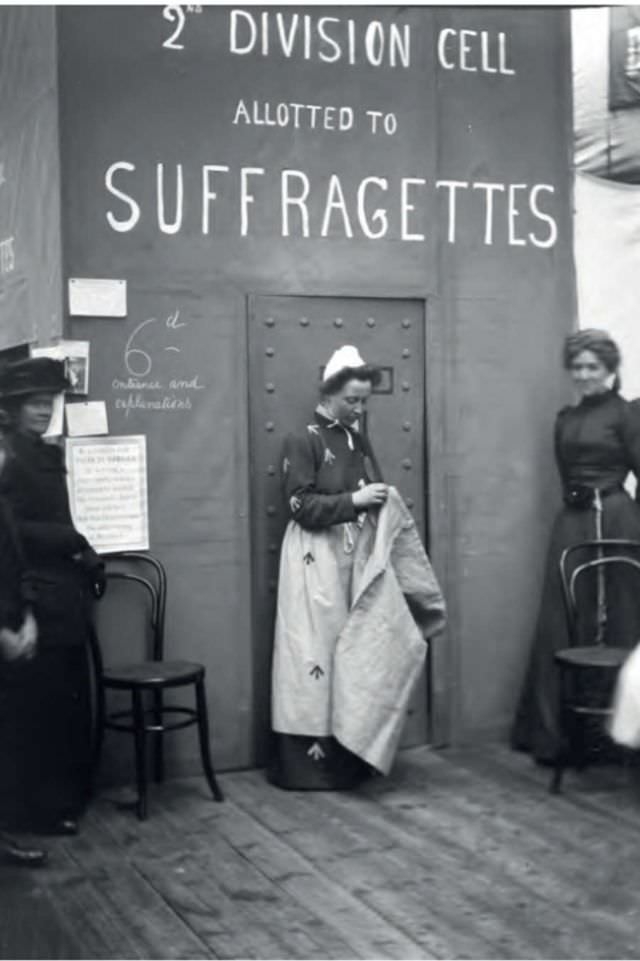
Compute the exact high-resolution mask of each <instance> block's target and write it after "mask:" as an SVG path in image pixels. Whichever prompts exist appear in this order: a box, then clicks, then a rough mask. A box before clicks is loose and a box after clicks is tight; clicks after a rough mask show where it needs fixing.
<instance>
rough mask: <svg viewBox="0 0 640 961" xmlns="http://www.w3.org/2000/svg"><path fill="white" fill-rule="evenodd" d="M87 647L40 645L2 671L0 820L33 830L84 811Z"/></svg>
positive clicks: (87, 748) (87, 786)
mask: <svg viewBox="0 0 640 961" xmlns="http://www.w3.org/2000/svg"><path fill="white" fill-rule="evenodd" d="M91 748H92V737H91V698H90V681H89V662H88V656H87V648H86V647H85V646H77V645H76V646H68V647H49V648H46V647H45V648H40V650H39V651H38V653H37V654H36V656H35V657H34V658H33V660H31V661H22V662H12V663H10V664H3V665H2V670H1V673H0V823H1V824H2V825H3V826H4V827H8V828H13V829H25V830H29V829H38V828H40V827H47V826H48V825H52V824H54V823H55V822H56V821H58V820H61V819H63V818H69V817H72V818H76V817H78V815H79V814H81V813H82V810H83V808H84V807H85V805H86V803H87V801H88V799H89V793H90V787H91Z"/></svg>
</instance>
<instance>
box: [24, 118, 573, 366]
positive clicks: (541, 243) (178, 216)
mask: <svg viewBox="0 0 640 961" xmlns="http://www.w3.org/2000/svg"><path fill="white" fill-rule="evenodd" d="M301 114H302V111H301ZM328 116H329V117H330V120H331V123H333V125H334V127H335V128H336V129H337V127H338V124H339V122H340V119H339V118H340V115H339V113H336V112H335V111H334V112H333V113H330V114H329V115H328ZM387 116H394V115H387ZM290 117H291V114H290ZM351 119H352V118H351V115H350V114H345V115H344V116H343V123H345V124H348V123H350V122H351ZM377 124H378V126H377V129H378V131H379V132H383V131H384V122H383V119H382V118H381V116H380V115H379V116H378V117H377ZM173 166H175V169H176V185H175V188H173V189H172V185H170V184H168V183H166V179H165V173H166V172H165V169H164V167H163V165H162V164H161V163H159V164H156V165H155V170H154V168H153V167H152V168H151V169H152V171H153V173H154V174H155V179H156V188H157V229H158V230H159V231H160V232H161V233H163V234H167V233H172V234H178V233H180V232H184V231H185V230H187V229H189V230H190V231H193V230H198V229H201V231H202V235H203V236H208V235H210V234H211V233H213V232H214V231H215V227H216V216H215V210H216V207H215V204H216V203H221V204H224V209H225V211H226V212H227V213H228V211H229V209H230V205H231V208H232V209H234V210H235V211H236V212H237V218H238V221H237V223H238V227H237V229H238V233H239V235H240V236H241V237H247V236H249V234H250V233H251V232H252V228H253V226H254V223H256V224H257V223H258V222H259V223H260V224H261V225H268V224H272V225H273V229H274V230H275V231H276V232H277V231H278V225H279V229H280V234H281V236H282V237H302V238H308V237H312V236H313V237H319V238H325V237H328V236H342V237H344V238H345V239H348V240H350V239H352V238H354V237H362V238H366V239H369V240H380V239H381V238H382V237H389V234H390V232H391V224H394V223H396V222H397V223H398V227H397V228H396V231H397V238H396V239H399V240H402V241H408V242H417V241H424V240H425V239H426V231H425V227H424V225H425V223H426V215H427V206H428V203H429V200H430V195H431V193H434V194H437V193H441V195H442V198H443V231H444V233H445V234H446V237H447V242H448V243H450V244H454V243H456V242H457V241H458V240H459V238H460V233H461V231H464V236H465V240H466V241H467V242H470V243H473V242H475V241H476V240H478V241H479V242H481V243H484V244H485V246H493V245H495V244H497V243H503V244H505V245H507V246H510V247H522V248H524V247H532V246H533V247H537V248H541V249H547V248H549V247H553V246H554V245H555V243H556V242H557V238H558V226H557V223H556V220H555V218H554V216H553V207H552V206H551V208H550V207H549V204H550V203H551V204H552V205H553V203H554V194H555V189H554V188H553V186H551V185H550V184H535V183H534V184H526V183H503V182H492V181H480V180H479V181H472V182H469V181H466V180H454V179H441V180H437V181H435V182H434V183H432V182H430V181H427V180H425V179H424V178H423V177H411V176H406V177H403V176H401V175H400V174H397V175H396V176H394V177H389V178H387V177H381V176H377V175H376V174H374V173H372V174H368V175H365V176H363V177H361V178H359V179H357V180H356V181H355V182H354V181H353V180H352V179H351V178H349V179H348V180H345V179H344V178H341V176H340V175H339V174H336V173H333V174H330V175H327V176H326V177H322V176H318V177H315V178H312V177H310V176H309V174H308V173H307V172H306V171H304V170H299V169H293V168H290V169H285V170H282V171H277V170H274V169H269V168H267V167H258V166H244V167H239V168H236V169H234V168H233V167H229V166H227V165H226V164H206V165H202V166H201V167H200V173H201V183H200V192H199V194H198V193H196V192H195V189H194V186H191V190H192V191H193V192H194V194H195V195H194V197H193V198H189V197H187V190H188V185H189V184H191V185H194V184H196V183H197V177H194V176H189V175H188V174H187V170H186V168H183V165H182V164H178V165H173ZM121 167H122V164H114V165H112V167H110V168H109V170H110V171H113V170H116V169H119V168H121ZM220 174H224V175H225V176H224V177H219V180H218V181H216V180H214V178H215V177H216V176H217V175H220ZM106 179H107V182H110V179H109V177H107V178H106ZM168 179H169V180H173V176H172V175H170V176H169V178H168ZM214 187H215V189H214ZM222 188H224V190H223V189H222ZM119 192H120V193H123V192H122V191H119ZM172 193H175V200H174V198H173V197H172V196H170V200H169V201H166V198H165V194H167V195H171V194H172ZM125 196H126V201H127V204H128V212H131V211H134V212H135V217H133V214H131V215H130V216H129V218H128V219H127V221H124V220H123V219H121V217H117V218H116V217H115V216H114V215H113V214H112V212H111V211H109V214H111V217H107V221H108V222H109V223H110V224H111V226H112V227H113V229H114V230H116V231H122V230H123V229H131V227H132V226H133V223H134V221H137V220H138V219H140V217H141V208H140V205H139V204H138V203H137V202H136V200H135V199H134V197H133V196H132V195H131V194H126V195H125ZM382 200H384V202H381V201H382ZM187 212H188V213H189V217H190V220H188V221H187ZM392 212H393V213H394V214H395V215H396V216H397V220H395V219H394V218H393V216H392ZM198 218H200V223H198ZM278 218H279V221H278ZM152 219H153V218H152ZM225 222H226V219H225ZM5 269H6V268H5ZM128 349H129V351H130V357H129V360H130V362H133V367H134V368H135V369H130V370H129V373H131V374H133V375H135V376H138V377H139V376H144V374H146V373H148V371H146V370H145V369H144V368H145V367H146V366H147V365H148V363H149V358H148V356H147V355H146V353H145V351H144V350H143V349H142V348H140V347H139V346H138V345H137V343H135V344H134V342H133V341H131V342H130V343H129V345H128ZM164 349H165V350H172V351H175V352H179V347H176V346H174V345H172V346H167V347H165V348H164Z"/></svg>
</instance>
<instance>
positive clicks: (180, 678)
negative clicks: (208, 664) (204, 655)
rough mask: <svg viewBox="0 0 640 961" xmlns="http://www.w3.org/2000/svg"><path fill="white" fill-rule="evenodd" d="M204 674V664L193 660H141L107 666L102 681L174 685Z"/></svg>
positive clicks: (112, 684)
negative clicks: (133, 662) (134, 662)
mask: <svg viewBox="0 0 640 961" xmlns="http://www.w3.org/2000/svg"><path fill="white" fill-rule="evenodd" d="M203 674H204V667H203V666H202V664H194V663H193V661H140V662H139V663H138V664H116V665H115V666H114V667H106V668H105V669H104V671H103V674H102V681H103V684H106V685H107V686H108V687H131V686H132V685H136V686H147V685H148V686H149V687H154V686H173V685H178V684H189V683H190V682H191V681H197V680H198V678H200V677H202V675H203Z"/></svg>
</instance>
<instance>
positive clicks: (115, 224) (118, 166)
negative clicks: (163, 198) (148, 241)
mask: <svg viewBox="0 0 640 961" xmlns="http://www.w3.org/2000/svg"><path fill="white" fill-rule="evenodd" d="M135 169H136V165H135V164H132V163H127V161H126V160H121V161H120V162H119V163H114V164H111V166H110V167H109V168H108V170H107V172H106V174H105V178H104V181H105V185H106V188H107V190H108V191H109V193H112V194H113V195H114V197H117V198H118V200H121V201H122V202H123V203H125V204H127V205H128V206H129V208H130V209H131V214H130V216H129V217H128V218H127V219H126V220H118V219H117V218H116V217H115V216H114V215H113V214H112V213H111V211H110V210H108V211H107V222H108V224H109V226H110V227H111V228H112V229H113V230H117V231H118V232H120V233H125V232H126V231H127V230H133V228H134V227H135V225H136V224H137V223H138V221H139V220H140V207H139V206H138V204H137V203H136V201H135V200H134V199H133V197H130V196H129V194H125V193H124V191H122V190H118V188H117V187H114V186H113V175H114V174H115V172H116V171H117V170H129V171H131V172H133V171H134V170H135Z"/></svg>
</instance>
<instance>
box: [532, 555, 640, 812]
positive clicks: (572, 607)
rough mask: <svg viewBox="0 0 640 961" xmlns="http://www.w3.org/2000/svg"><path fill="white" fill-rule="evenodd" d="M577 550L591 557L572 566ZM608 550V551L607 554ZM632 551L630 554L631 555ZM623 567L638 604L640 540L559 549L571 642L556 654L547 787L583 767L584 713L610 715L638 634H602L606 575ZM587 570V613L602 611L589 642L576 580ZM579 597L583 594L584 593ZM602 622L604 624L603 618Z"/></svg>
mask: <svg viewBox="0 0 640 961" xmlns="http://www.w3.org/2000/svg"><path fill="white" fill-rule="evenodd" d="M578 551H585V552H590V554H591V558H592V559H591V560H587V561H584V562H583V563H578V564H577V565H576V566H575V567H574V568H573V569H571V564H570V560H572V559H573V555H575V554H576V552H578ZM612 552H613V553H612ZM634 555H635V556H634ZM625 569H626V570H627V571H628V572H629V573H630V574H632V575H633V576H635V578H636V580H637V592H638V593H637V598H638V604H640V542H639V541H632V540H624V539H618V538H615V539H614V538H608V539H602V540H590V541H581V542H580V543H578V544H573V545H572V546H571V547H568V548H566V550H564V551H563V553H562V556H561V558H560V578H561V582H562V590H563V595H564V602H565V610H566V615H567V625H568V630H569V643H570V647H567V648H563V649H562V650H560V651H556V653H555V662H556V665H557V669H558V671H559V716H560V726H561V731H560V733H561V736H562V738H563V742H564V743H563V745H562V748H561V750H560V751H559V752H558V755H557V758H556V763H555V766H554V771H553V774H552V777H551V783H550V785H549V790H550V791H551V792H552V793H553V794H557V793H558V792H559V791H560V788H561V784H562V776H563V774H564V771H565V769H566V768H567V767H570V766H571V767H575V768H577V769H578V770H580V769H582V768H584V767H585V766H586V761H587V754H586V750H585V729H586V724H587V722H588V719H589V718H593V719H597V720H598V721H600V722H605V721H606V719H607V718H608V717H609V716H610V715H611V693H612V691H613V687H614V684H615V680H616V676H617V674H618V672H619V670H620V668H621V667H622V665H623V663H624V661H625V660H626V658H627V656H628V654H629V652H630V647H629V645H628V642H629V641H631V642H632V643H636V642H637V640H638V639H637V638H624V637H619V636H612V637H611V636H609V635H608V634H607V633H606V627H605V625H606V605H607V597H606V593H607V586H606V574H607V572H608V571H612V570H617V571H618V572H619V573H622V572H623V571H624V570H625ZM589 572H593V573H595V577H596V579H597V580H596V583H595V584H593V582H592V584H591V587H590V588H589V587H588V586H587V591H586V597H587V598H588V599H589V601H590V608H591V610H592V612H593V611H594V610H595V611H596V614H600V615H601V624H600V628H601V629H600V630H598V625H596V630H595V631H594V632H593V635H594V636H593V637H590V638H589V639H590V643H586V644H585V640H586V638H585V637H584V636H581V635H580V630H579V623H580V614H581V611H580V603H579V599H578V584H579V583H580V584H582V583H585V584H586V582H587V578H588V576H589ZM583 596H584V595H583ZM603 622H604V623H603Z"/></svg>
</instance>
